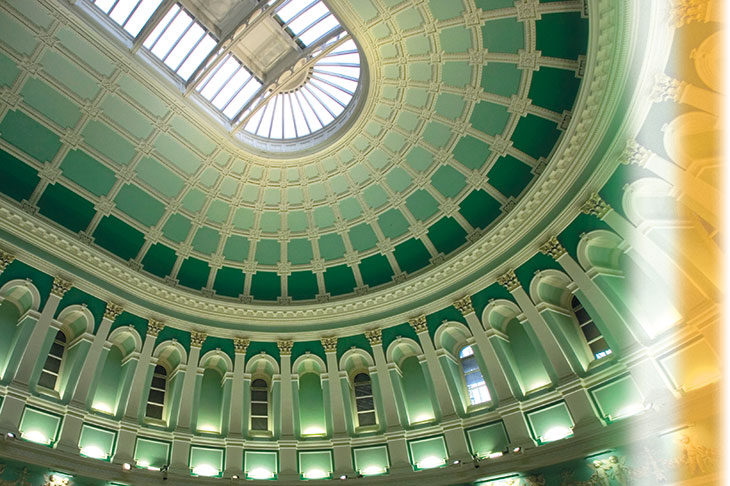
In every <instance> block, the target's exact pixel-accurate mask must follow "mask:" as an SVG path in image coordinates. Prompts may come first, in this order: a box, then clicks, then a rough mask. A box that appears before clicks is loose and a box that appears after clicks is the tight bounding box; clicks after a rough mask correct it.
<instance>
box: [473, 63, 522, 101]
mask: <svg viewBox="0 0 730 486" xmlns="http://www.w3.org/2000/svg"><path fill="white" fill-rule="evenodd" d="M521 80H522V70H521V69H518V68H517V65H516V64H510V63H506V62H494V61H489V62H488V63H487V65H486V66H484V67H483V68H482V89H483V90H484V91H486V92H487V93H494V94H496V95H499V96H504V97H506V98H510V97H511V96H512V95H516V94H517V92H518V91H519V89H520V81H521ZM533 83H534V78H533Z"/></svg>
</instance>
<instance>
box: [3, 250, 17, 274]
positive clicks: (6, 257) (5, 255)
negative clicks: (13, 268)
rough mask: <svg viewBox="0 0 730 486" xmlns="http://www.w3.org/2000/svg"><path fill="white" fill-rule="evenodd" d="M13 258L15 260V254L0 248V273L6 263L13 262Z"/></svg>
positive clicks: (6, 265) (5, 266) (6, 266)
mask: <svg viewBox="0 0 730 486" xmlns="http://www.w3.org/2000/svg"><path fill="white" fill-rule="evenodd" d="M13 260H15V256H13V255H11V254H10V253H8V252H5V251H3V250H0V273H3V272H4V271H5V269H6V268H8V265H10V264H11V263H13Z"/></svg>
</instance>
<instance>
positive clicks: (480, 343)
mask: <svg viewBox="0 0 730 486" xmlns="http://www.w3.org/2000/svg"><path fill="white" fill-rule="evenodd" d="M454 307H456V309H457V310H458V311H459V312H461V315H463V316H464V319H466V323H467V325H468V326H469V330H470V331H471V334H472V336H474V340H475V341H476V344H477V349H478V350H479V354H481V356H482V358H483V359H484V362H485V364H486V365H487V369H486V370H484V371H485V372H486V373H488V374H489V377H490V378H491V381H492V385H493V386H494V392H495V393H496V395H497V396H496V397H494V398H496V399H497V400H496V401H497V403H504V402H505V401H507V400H509V399H511V398H514V395H513V394H512V391H511V390H510V387H509V382H508V381H507V377H506V375H505V372H504V368H503V367H502V363H501V362H500V360H499V358H497V353H496V352H495V351H494V347H493V346H492V343H491V341H490V340H489V337H488V336H487V333H486V332H485V331H484V327H482V323H481V322H480V321H479V318H478V317H477V315H476V313H475V312H474V306H473V305H472V303H471V297H470V296H468V295H467V296H465V297H462V298H461V299H459V300H457V301H456V302H454Z"/></svg>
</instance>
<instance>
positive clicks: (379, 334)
mask: <svg viewBox="0 0 730 486" xmlns="http://www.w3.org/2000/svg"><path fill="white" fill-rule="evenodd" d="M365 337H366V338H368V342H369V343H370V345H371V346H373V345H375V344H383V330H382V329H379V328H378V329H370V330H369V331H365Z"/></svg>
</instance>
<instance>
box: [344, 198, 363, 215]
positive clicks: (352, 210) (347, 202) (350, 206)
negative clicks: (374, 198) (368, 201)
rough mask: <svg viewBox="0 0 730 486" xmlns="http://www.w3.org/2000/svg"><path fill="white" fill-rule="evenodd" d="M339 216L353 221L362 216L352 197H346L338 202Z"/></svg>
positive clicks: (358, 205)
mask: <svg viewBox="0 0 730 486" xmlns="http://www.w3.org/2000/svg"><path fill="white" fill-rule="evenodd" d="M339 206H340V214H341V215H342V217H343V218H344V219H345V220H347V221H350V220H353V219H355V218H357V217H358V216H360V215H361V214H362V207H361V206H360V203H359V202H358V200H357V199H355V198H354V197H348V198H347V199H343V200H342V201H340V204H339Z"/></svg>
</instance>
